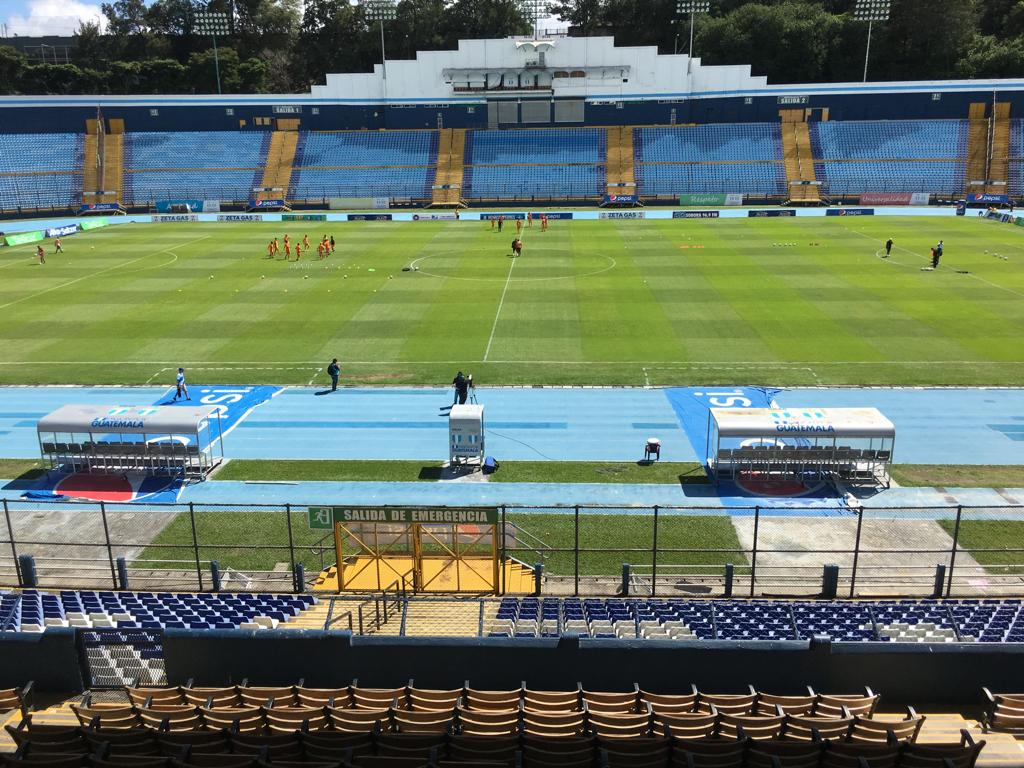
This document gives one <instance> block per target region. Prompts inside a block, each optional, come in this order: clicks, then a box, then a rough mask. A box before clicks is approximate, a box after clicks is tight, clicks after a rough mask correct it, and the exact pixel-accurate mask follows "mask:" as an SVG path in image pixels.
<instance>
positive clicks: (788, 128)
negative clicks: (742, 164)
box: [779, 109, 821, 205]
mask: <svg viewBox="0 0 1024 768" xmlns="http://www.w3.org/2000/svg"><path fill="white" fill-rule="evenodd" d="M779 118H780V119H781V120H782V157H783V160H784V162H785V166H786V183H787V184H788V185H789V187H788V194H789V202H790V203H792V204H798V205H820V204H821V194H820V187H819V185H818V184H806V183H802V182H809V181H811V182H814V181H817V180H818V177H817V175H816V174H815V172H814V153H813V151H812V150H811V132H810V130H809V129H808V127H807V121H806V119H805V116H804V111H803V110H802V109H781V110H779Z"/></svg>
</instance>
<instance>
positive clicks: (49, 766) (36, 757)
mask: <svg viewBox="0 0 1024 768" xmlns="http://www.w3.org/2000/svg"><path fill="white" fill-rule="evenodd" d="M2 759H3V764H4V765H5V766H10V768H84V767H85V766H87V765H88V763H87V762H86V758H85V756H84V755H69V754H59V753H49V754H37V753H35V752H34V751H32V752H29V751H23V750H22V749H19V750H18V751H17V752H15V753H14V754H13V755H7V756H5V757H3V758H2Z"/></svg>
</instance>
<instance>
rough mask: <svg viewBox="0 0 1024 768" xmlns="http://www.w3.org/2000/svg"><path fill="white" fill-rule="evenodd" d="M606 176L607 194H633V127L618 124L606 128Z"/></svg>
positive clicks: (634, 183) (634, 176)
mask: <svg viewBox="0 0 1024 768" xmlns="http://www.w3.org/2000/svg"><path fill="white" fill-rule="evenodd" d="M607 130H608V178H607V189H608V194H609V195H619V194H633V193H634V192H635V191H636V175H635V173H634V159H633V128H632V127H628V126H624V125H620V126H612V127H611V128H608V129H607Z"/></svg>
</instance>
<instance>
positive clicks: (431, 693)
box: [408, 688, 463, 712]
mask: <svg viewBox="0 0 1024 768" xmlns="http://www.w3.org/2000/svg"><path fill="white" fill-rule="evenodd" d="M462 692H463V691H462V688H453V689H451V690H434V689H431V688H410V689H409V692H408V701H409V707H410V709H417V710H425V711H429V710H437V711H446V712H452V711H454V710H455V707H456V706H457V705H458V704H459V701H460V700H461V699H462Z"/></svg>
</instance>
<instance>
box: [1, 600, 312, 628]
mask: <svg viewBox="0 0 1024 768" xmlns="http://www.w3.org/2000/svg"><path fill="white" fill-rule="evenodd" d="M315 603H316V598H315V597H313V596H312V595H273V594H255V595H254V594H246V593H239V594H210V593H200V594H191V593H173V594H172V593H169V592H160V593H150V592H93V591H81V592H79V591H62V592H60V593H59V594H53V593H49V592H40V591H37V590H25V591H23V592H18V593H9V594H7V595H3V596H2V597H0V616H3V615H5V614H7V616H8V618H7V621H6V623H5V627H6V628H7V629H8V630H9V631H16V632H43V631H45V630H46V628H47V627H83V628H93V629H119V630H125V629H132V630H134V629H162V628H178V629H185V628H190V629H261V628H274V627H277V626H278V624H285V623H287V622H289V621H290V620H291V619H292V618H294V617H296V616H298V614H299V613H301V612H302V611H304V610H306V609H307V608H309V607H311V606H313V605H314V604H315Z"/></svg>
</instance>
